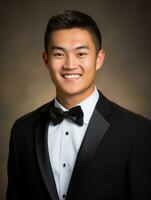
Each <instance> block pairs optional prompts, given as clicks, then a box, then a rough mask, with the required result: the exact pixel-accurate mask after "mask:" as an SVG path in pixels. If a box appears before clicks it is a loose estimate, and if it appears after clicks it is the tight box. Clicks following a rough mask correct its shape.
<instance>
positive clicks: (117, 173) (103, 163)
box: [7, 11, 151, 200]
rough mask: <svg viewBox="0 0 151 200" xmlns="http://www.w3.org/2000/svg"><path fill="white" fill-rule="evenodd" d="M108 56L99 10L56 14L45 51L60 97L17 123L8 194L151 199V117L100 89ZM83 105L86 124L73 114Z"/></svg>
mask: <svg viewBox="0 0 151 200" xmlns="http://www.w3.org/2000/svg"><path fill="white" fill-rule="evenodd" d="M104 57H105V53H104V50H103V49H102V47H101V34H100V32H99V29H98V27H97V25H96V24H95V22H94V21H93V20H92V18H91V17H89V16H88V15H85V14H84V13H81V12H77V11H66V12H65V13H63V14H61V15H57V16H54V17H52V18H51V19H50V20H49V22H48V26H47V29H46V33H45V52H44V54H43V59H44V63H45V65H46V66H47V68H48V70H49V72H50V76H51V79H52V81H53V83H54V85H55V87H56V99H55V100H53V101H52V102H50V103H48V104H46V105H44V106H42V107H40V108H38V109H37V110H35V111H33V112H32V113H29V114H27V115H25V116H23V117H22V118H20V119H19V120H17V121H16V122H15V124H14V126H13V128H12V133H11V138H10V151H9V160H8V190H7V200H20V199H22V200H24V199H32V200H33V199H36V200H42V199H45V200H63V199H66V200H80V199H82V200H83V199H87V200H89V199H91V200H92V199H94V200H100V199H102V200H108V199H116V200H118V199H120V200H126V199H128V200H129V199H132V200H136V199H151V183H150V180H151V170H150V169H151V122H150V121H149V120H147V119H145V118H144V117H142V116H139V115H137V114H134V113H132V112H130V111H128V110H126V109H124V108H122V107H120V106H118V105H117V104H115V103H113V102H111V101H109V100H108V99H107V98H106V97H104V96H103V94H102V93H101V92H98V91H97V89H96V88H95V75H96V71H97V70H98V69H100V68H101V66H102V64H103V60H104ZM54 106H55V107H57V108H55V109H56V110H57V111H56V112H61V113H63V114H62V115H60V114H59V115H60V116H61V120H60V119H59V122H60V123H59V124H58V121H57V123H54V121H53V120H52V119H54V113H53V109H54ZM75 106H78V108H79V106H80V113H81V114H82V115H81V116H82V118H81V116H80V120H79V121H80V123H79V124H78V125H77V124H74V121H75V116H74V117H73V116H69V117H68V118H67V115H68V114H67V113H71V112H72V113H73V109H74V107H75ZM58 108H61V111H60V110H59V109H58ZM58 110H59V111H58ZM71 110H72V111H71ZM68 111H69V112H68ZM78 112H79V111H78ZM83 115H84V116H83ZM60 116H59V117H60ZM62 116H64V117H65V119H63V118H62Z"/></svg>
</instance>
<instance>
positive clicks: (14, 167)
mask: <svg viewBox="0 0 151 200" xmlns="http://www.w3.org/2000/svg"><path fill="white" fill-rule="evenodd" d="M15 132H16V128H15V125H14V126H13V128H12V131H11V136H10V143H9V156H8V165H7V173H8V186H7V193H6V200H19V199H20V195H19V192H20V188H19V185H20V181H19V180H20V176H19V160H18V154H17V146H16V143H15Z"/></svg>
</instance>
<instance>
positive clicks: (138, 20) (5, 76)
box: [0, 0, 151, 200]
mask: <svg viewBox="0 0 151 200" xmlns="http://www.w3.org/2000/svg"><path fill="white" fill-rule="evenodd" d="M61 2H62V3H61ZM149 2H150V1H145V0H144V1H139V0H127V1H121V0H116V1H114V0H110V1H109V0H98V1H97V0H93V1H87V0H85V1H81V0H76V1H75V0H74V1H72V0H65V1H57V0H54V1H51V0H39V1H37V0H33V1H31V0H26V1H20V0H13V1H9V2H8V3H6V1H5V2H4V1H1V2H0V13H1V16H0V25H1V26H0V28H1V31H0V39H1V43H0V49H1V51H0V64H1V65H0V76H1V79H0V97H1V98H0V99H1V103H0V199H2V200H4V199H5V191H6V185H7V176H6V164H7V156H8V143H9V137H10V128H11V126H12V124H13V122H14V120H15V119H16V118H18V117H19V116H21V115H23V114H24V113H27V112H29V111H31V110H33V109H35V108H37V107H38V106H40V105H41V104H44V103H45V102H47V101H49V100H50V99H51V98H52V97H53V96H54V95H55V91H54V87H53V85H52V82H51V81H50V80H49V75H48V72H47V70H46V69H45V67H44V64H43V62H42V52H43V34H44V30H45V26H46V24H47V20H48V18H49V17H50V16H51V15H53V14H56V13H58V12H61V11H63V10H64V9H78V10H80V11H84V12H86V13H88V14H90V15H91V16H92V17H93V18H94V19H95V20H96V21H97V23H98V24H99V26H100V28H101V30H102V34H103V47H104V49H105V51H106V61H105V63H104V67H103V68H102V69H101V70H100V71H99V72H98V74H97V86H98V88H99V89H100V90H102V92H103V93H104V94H105V95H106V96H107V97H109V98H110V99H111V100H113V101H116V102H117V103H119V104H120V105H122V106H124V107H126V108H128V109H131V110H132V111H134V112H138V113H140V114H142V115H145V116H146V117H148V118H151V109H150V102H151V92H150V83H151V68H150V65H151V59H150V58H151V55H150V54H151V42H150V41H151V39H150V38H151V23H150V19H151V14H150V10H151V9H150V3H149Z"/></svg>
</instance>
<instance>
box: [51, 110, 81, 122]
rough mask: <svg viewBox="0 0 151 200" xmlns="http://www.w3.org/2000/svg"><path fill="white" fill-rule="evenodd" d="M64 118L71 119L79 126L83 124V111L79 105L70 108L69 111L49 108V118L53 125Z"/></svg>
mask: <svg viewBox="0 0 151 200" xmlns="http://www.w3.org/2000/svg"><path fill="white" fill-rule="evenodd" d="M64 118H68V119H71V120H72V121H73V122H75V123H76V124H78V125H80V126H82V125H83V111H82V109H81V107H80V106H76V107H74V108H71V109H70V110H69V111H63V110H61V109H60V108H56V107H51V108H50V120H51V122H52V123H53V125H54V126H55V125H57V124H59V123H61V122H62V121H63V119H64Z"/></svg>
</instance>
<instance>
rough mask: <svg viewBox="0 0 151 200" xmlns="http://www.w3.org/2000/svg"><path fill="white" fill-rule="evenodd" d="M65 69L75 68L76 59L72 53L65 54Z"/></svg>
mask: <svg viewBox="0 0 151 200" xmlns="http://www.w3.org/2000/svg"><path fill="white" fill-rule="evenodd" d="M64 68H65V69H70V70H71V69H75V68H77V60H76V57H75V56H74V55H72V54H70V55H67V57H66V62H65V64H64Z"/></svg>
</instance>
